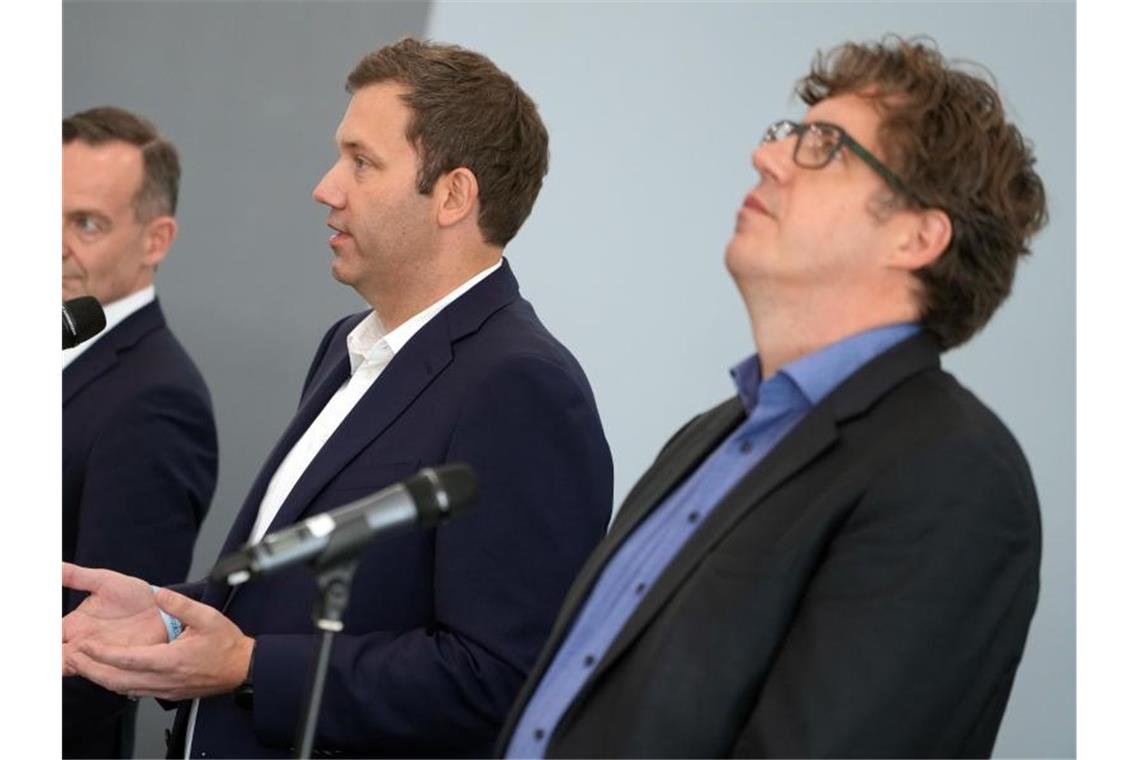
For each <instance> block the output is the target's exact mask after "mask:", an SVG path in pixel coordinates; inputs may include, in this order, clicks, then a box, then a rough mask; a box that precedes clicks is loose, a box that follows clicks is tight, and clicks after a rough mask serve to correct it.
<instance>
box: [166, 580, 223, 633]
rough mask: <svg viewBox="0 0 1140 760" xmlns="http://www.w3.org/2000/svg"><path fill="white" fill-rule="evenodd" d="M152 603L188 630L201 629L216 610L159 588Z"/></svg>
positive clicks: (175, 592) (174, 592)
mask: <svg viewBox="0 0 1140 760" xmlns="http://www.w3.org/2000/svg"><path fill="white" fill-rule="evenodd" d="M154 601H155V604H157V605H158V606H159V608H160V609H162V610H163V611H164V612H167V613H169V614H171V615H173V616H174V617H176V618H178V619H179V620H181V621H182V624H183V625H184V626H187V627H189V628H201V627H202V626H205V625H207V624H208V623H209V622H210V620H211V618H212V617H213V616H214V615H215V614H217V610H215V609H214V608H213V607H210V606H208V605H205V604H202V603H201V602H196V601H194V600H193V599H191V598H190V597H188V596H185V595H183V594H179V593H178V592H177V591H171V590H170V589H168V588H160V589H158V590H157V591H155V592H154Z"/></svg>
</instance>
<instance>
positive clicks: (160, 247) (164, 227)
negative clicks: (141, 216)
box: [143, 214, 178, 268]
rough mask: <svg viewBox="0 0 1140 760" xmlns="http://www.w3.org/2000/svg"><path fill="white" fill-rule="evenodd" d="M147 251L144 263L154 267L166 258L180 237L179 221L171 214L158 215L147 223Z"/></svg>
mask: <svg viewBox="0 0 1140 760" xmlns="http://www.w3.org/2000/svg"><path fill="white" fill-rule="evenodd" d="M144 234H145V235H146V253H145V254H144V255H143V263H144V264H146V265H147V266H149V267H151V268H154V267H157V266H158V263H159V262H160V261H162V260H163V259H165V258H166V253H167V251H169V250H170V246H171V244H172V243H174V238H176V237H178V221H177V220H176V219H175V218H174V217H173V216H170V215H169V214H163V215H161V216H156V217H155V218H154V219H151V220H150V221H149V222H147V225H146V232H145V233H144Z"/></svg>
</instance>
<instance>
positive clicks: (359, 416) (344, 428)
mask: <svg viewBox="0 0 1140 760" xmlns="http://www.w3.org/2000/svg"><path fill="white" fill-rule="evenodd" d="M346 361H347V359H346ZM450 362H451V341H450V340H449V339H448V336H447V327H446V325H445V324H444V323H443V322H442V321H441V320H434V319H433V320H432V321H431V322H429V323H428V324H426V325H424V326H423V327H422V328H421V329H420V330H419V332H417V333H416V334H415V336H414V337H413V338H412V339H411V340H410V341H409V342H408V344H407V345H406V346H404V348H403V349H401V351H400V352H399V353H398V354H396V356H395V357H393V359H392V361H391V363H390V364H389V365H388V366H387V367H385V368H384V371H383V372H381V373H380V376H379V377H378V378H376V381H375V382H373V383H372V387H370V388H369V389H368V391H367V392H366V393H365V394H364V396H362V397H361V399H360V401H358V402H357V404H356V406H355V407H353V409H352V411H350V412H349V413H348V416H347V417H345V419H344V421H343V422H342V423H341V424H340V426H339V427H338V428H337V429H336V431H335V432H334V433H333V434H332V436H331V437H330V438H329V440H328V442H327V443H325V445H324V446H323V447H322V448H321V450H320V451H319V452H318V453H317V456H316V457H315V458H314V459H313V461H312V463H310V464H309V467H308V468H307V469H306V470H305V472H304V474H302V475H301V478H300V479H299V480H298V481H297V484H296V485H295V486H293V490H292V491H291V492H290V493H289V496H288V497H287V498H286V499H285V502H284V503H283V504H282V505H281V509H280V510H279V511H278V512H277V515H276V517H274V518H273V522H272V523H270V525H269V530H270V531H273V530H276V529H277V528H279V527H281V526H284V525H290V524H292V523H294V522H296V521H297V519H298V518H299V517H300V516H301V515H302V514H303V513H304V511H305V509H306V508H307V507H308V506H309V505H310V504H311V503H312V502H313V500H314V499H315V498H316V497H317V495H318V494H319V493H320V491H321V490H322V489H323V488H324V487H325V486H326V485H328V484H329V482H330V481H331V480H332V479H333V478H334V477H335V476H336V475H337V473H339V472H340V471H341V470H343V469H344V467H345V466H346V465H347V464H348V463H349V462H350V461H352V459H353V458H354V457H355V456H356V455H357V454H359V453H360V452H361V450H363V449H364V447H366V446H367V445H368V444H370V443H371V442H372V441H374V440H375V439H376V438H377V437H379V436H380V435H382V434H383V433H384V431H385V430H387V429H388V427H389V426H390V425H391V424H392V423H393V422H394V421H395V420H396V418H397V417H399V416H400V414H401V413H403V411H404V410H405V409H407V408H408V407H409V406H411V405H412V403H413V402H415V400H416V398H417V397H418V396H419V395H420V393H421V392H423V390H424V388H426V387H427V386H428V385H429V384H430V383H431V381H432V380H434V379H435V377H436V375H438V374H439V373H440V372H442V371H443V369H444V368H445V367H446V366H447V365H448V364H449V363H450ZM326 401H327V399H326ZM323 408H324V403H323V402H322V403H321V404H320V405H319V407H318V409H317V411H318V412H319V411H320V409H323ZM314 417H315V415H314ZM310 422H311V420H310ZM307 428H308V424H305V425H304V427H302V428H301V432H302V433H303V432H304V430H305V429H307Z"/></svg>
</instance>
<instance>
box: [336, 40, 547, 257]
mask: <svg viewBox="0 0 1140 760" xmlns="http://www.w3.org/2000/svg"><path fill="white" fill-rule="evenodd" d="M382 82H397V83H399V84H402V85H404V86H405V87H407V88H408V92H407V93H406V94H405V95H404V96H403V100H404V102H405V103H407V105H408V107H409V108H410V109H411V111H412V117H411V120H410V121H409V123H408V129H407V138H408V142H410V143H411V144H412V145H414V146H416V149H417V150H418V151H419V157H420V166H419V172H418V176H417V186H418V190H419V191H420V192H421V193H425V194H427V193H430V192H431V190H432V187H434V185H435V182H436V180H438V179H439V178H440V176H441V175H443V174H444V173H446V172H449V171H451V170H453V169H457V168H459V167H461V166H462V167H466V168H468V169H470V170H471V172H472V173H473V174H474V175H475V178H476V179H477V180H478V182H479V229H480V231H481V232H482V233H483V239H484V240H485V241H486V242H488V243H490V244H491V245H496V246H505V245H506V244H507V243H508V242H509V241H510V240H511V238H513V237H514V236H515V233H517V232H518V231H519V228H520V227H522V223H523V222H524V221H526V218H527V216H528V215H529V214H530V210H531V207H533V206H534V201H535V198H537V197H538V191H539V190H540V189H541V188H542V178H543V176H545V175H546V169H547V165H548V163H549V148H548V142H549V140H548V137H547V134H546V127H545V126H544V125H543V123H542V119H541V118H539V116H538V109H537V108H536V107H535V105H534V102H533V101H532V100H531V99H530V98H529V97H528V96H527V94H526V93H525V92H523V91H522V88H520V87H519V86H518V84H517V83H516V82H515V81H514V80H513V79H511V78H510V77H509V76H507V75H506V74H505V73H503V71H501V70H500V69H499V68H498V67H497V66H495V64H494V63H492V62H491V61H490V60H489V59H488V58H487V57H486V56H483V55H480V54H479V53H475V52H472V51H470V50H465V49H464V48H461V47H458V46H456V45H442V44H436V43H432V42H425V41H420V40H416V39H413V38H410V37H409V38H405V39H402V40H400V41H399V42H397V43H394V44H392V45H388V46H386V47H382V48H380V49H379V50H376V51H374V52H372V53H369V54H368V55H366V56H364V59H363V60H361V61H360V63H359V64H357V66H356V68H355V69H353V71H352V73H351V74H349V75H348V82H347V84H346V89H347V90H348V91H349V93H354V92H356V91H357V90H359V89H360V88H362V87H365V86H367V85H370V84H378V83H382Z"/></svg>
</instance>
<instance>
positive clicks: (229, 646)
mask: <svg viewBox="0 0 1140 760" xmlns="http://www.w3.org/2000/svg"><path fill="white" fill-rule="evenodd" d="M147 592H148V593H150V589H149V587H148V589H147ZM153 600H154V601H155V602H157V604H158V606H159V607H161V608H162V609H163V610H165V611H166V612H168V613H170V614H171V615H173V616H174V617H176V618H178V619H179V620H181V621H182V625H183V630H182V635H181V636H179V637H178V638H177V639H175V640H174V641H173V642H171V643H169V644H166V643H145V644H141V645H139V644H135V643H132V642H126V643H116V642H109V641H105V640H104V639H102V638H95V637H87V638H85V639H83V640H82V641H80V642H77V644H76V646H75V648H74V650H73V651H72V652H71V653H70V655H68V654H67V653H66V652H65V666H64V667H65V668H67V667H69V666H70V667H71V668H72V669H73V671H74V672H75V673H77V674H79V675H81V676H83V677H84V678H87V679H90V680H92V681H94V682H95V683H97V684H99V685H100V686H103V687H104V688H107V689H110V690H111V691H117V692H119V693H120V694H126V695H127V696H131V697H141V696H148V697H159V698H160V699H170V700H180V699H190V698H192V697H208V696H211V695H214V694H224V693H226V692H230V691H233V690H234V689H236V688H237V687H238V686H240V685H241V682H242V681H244V680H245V674H246V672H247V671H248V670H249V660H250V656H251V654H252V652H253V639H252V638H250V637H248V636H246V635H244V634H243V633H242V632H241V630H240V629H239V628H238V627H237V626H236V625H234V624H233V623H232V622H230V620H229V619H228V618H227V617H226V616H225V615H223V614H222V613H220V612H218V611H217V610H215V609H214V608H213V607H210V606H208V605H205V604H200V603H198V602H195V601H194V600H193V599H190V598H189V597H185V596H183V595H182V594H179V593H176V592H174V591H171V590H169V589H159V590H158V592H157V593H155V594H154V595H153ZM159 625H160V626H161V622H160V623H159ZM162 640H163V641H164V642H165V640H166V635H165V633H164V634H163V638H162Z"/></svg>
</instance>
